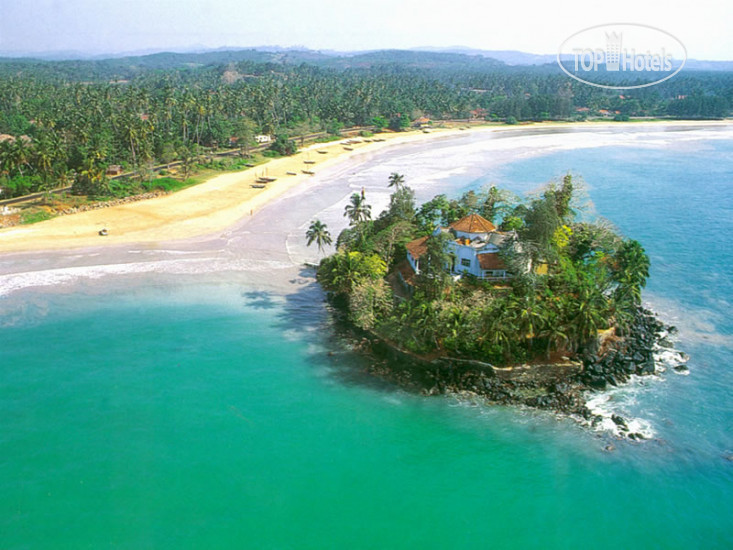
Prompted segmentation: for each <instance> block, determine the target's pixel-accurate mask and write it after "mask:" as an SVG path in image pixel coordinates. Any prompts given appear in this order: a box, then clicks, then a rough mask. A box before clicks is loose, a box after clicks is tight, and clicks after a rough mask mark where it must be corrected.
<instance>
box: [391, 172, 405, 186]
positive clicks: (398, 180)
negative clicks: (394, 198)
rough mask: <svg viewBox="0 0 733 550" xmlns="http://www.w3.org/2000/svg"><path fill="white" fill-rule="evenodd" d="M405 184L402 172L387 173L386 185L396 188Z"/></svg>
mask: <svg viewBox="0 0 733 550" xmlns="http://www.w3.org/2000/svg"><path fill="white" fill-rule="evenodd" d="M404 184H405V176H403V175H402V174H398V173H397V172H392V173H391V174H390V175H389V185H388V187H396V188H397V189H398V190H399V189H400V188H401V187H402V186H403V185H404Z"/></svg>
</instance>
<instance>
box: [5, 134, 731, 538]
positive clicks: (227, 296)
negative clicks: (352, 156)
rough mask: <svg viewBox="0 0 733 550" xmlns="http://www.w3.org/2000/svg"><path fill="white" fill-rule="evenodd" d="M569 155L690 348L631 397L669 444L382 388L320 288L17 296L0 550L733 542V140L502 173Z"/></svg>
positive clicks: (623, 151)
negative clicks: (684, 362)
mask: <svg viewBox="0 0 733 550" xmlns="http://www.w3.org/2000/svg"><path fill="white" fill-rule="evenodd" d="M568 169H571V170H574V171H577V172H578V173H581V174H582V175H583V177H584V178H585V180H586V182H587V184H588V187H589V194H590V197H591V198H592V199H593V202H594V204H595V208H596V211H597V213H598V214H599V215H602V216H605V217H607V218H609V219H612V220H613V221H614V222H615V223H616V224H617V225H618V226H619V227H620V229H621V230H622V231H624V232H625V233H627V234H629V235H632V236H634V237H636V238H638V239H639V240H641V241H642V242H643V244H644V245H645V247H646V248H647V250H648V252H649V253H650V255H651V257H652V261H653V264H654V268H653V269H654V270H653V275H652V280H651V281H650V284H649V288H648V292H647V294H646V298H647V300H649V301H650V302H651V303H652V304H653V305H654V306H655V307H656V308H657V309H659V310H660V311H661V312H662V314H663V315H665V316H666V317H667V318H668V319H669V320H672V321H673V322H675V323H676V324H677V325H678V326H679V327H680V342H679V346H680V347H682V348H683V349H685V351H687V352H688V353H689V354H690V355H691V360H690V362H689V368H690V375H689V376H679V375H676V374H673V373H671V372H670V373H666V374H665V375H663V376H662V377H660V378H659V379H649V380H645V381H643V382H642V383H639V384H636V385H634V386H632V387H629V388H627V389H626V390H624V392H623V393H619V394H618V395H616V396H615V399H617V400H618V401H619V405H620V406H622V407H624V408H625V411H626V412H630V413H632V414H637V415H639V416H641V417H643V418H645V419H647V420H648V421H649V422H650V423H651V425H652V426H653V428H654V431H655V433H656V434H657V438H658V439H657V440H655V441H648V442H645V443H643V444H634V443H624V442H616V441H614V440H611V439H610V436H608V435H605V434H597V433H594V432H590V431H588V430H586V429H584V428H581V427H579V426H578V425H576V424H575V423H574V422H572V421H570V420H562V419H556V418H554V417H553V416H551V415H548V414H544V413H533V412H530V411H522V410H515V409H504V408H498V407H495V408H487V407H483V406H480V405H477V404H473V403H470V402H466V401H460V400H456V399H448V398H423V397H419V396H413V395H409V394H406V393H404V392H402V391H399V390H396V389H394V388H392V387H389V386H385V385H383V384H380V383H379V382H378V381H375V380H371V379H369V378H367V377H365V376H364V375H363V374H362V372H361V371H362V367H363V363H362V360H361V359H360V358H359V357H356V356H354V355H353V354H352V353H350V352H349V351H347V350H346V349H345V348H344V346H343V345H342V344H341V343H340V342H339V341H338V340H337V339H335V338H334V337H332V336H331V330H330V329H331V326H330V318H329V315H328V313H327V311H326V310H325V308H324V306H323V303H322V296H321V295H320V293H319V292H318V291H317V289H313V288H312V287H305V288H303V290H301V291H300V292H299V293H297V294H294V295H290V296H287V297H283V296H277V295H274V294H267V293H255V292H250V291H248V290H247V289H243V288H240V287H239V286H238V285H234V284H226V283H221V284H211V283H207V282H206V281H205V280H203V277H202V280H197V281H195V282H187V283H186V284H179V285H172V284H165V285H163V284H159V282H158V281H157V280H155V279H154V278H152V276H151V278H150V279H149V280H145V279H144V278H143V281H142V284H141V283H136V284H135V285H125V284H124V283H120V284H118V285H110V287H109V288H108V289H107V290H104V291H102V290H99V287H98V286H96V287H93V288H89V287H79V288H76V289H74V290H75V292H73V293H72V292H68V291H65V292H56V291H54V289H46V290H44V291H40V290H39V291H32V290H24V291H21V292H17V293H15V294H12V295H10V296H9V297H5V298H0V308H2V309H0V311H1V312H2V314H1V315H0V323H1V324H2V330H0V350H1V351H0V357H1V359H2V362H1V363H0V419H2V428H1V429H0V491H1V493H0V494H2V498H0V548H3V549H15V548H33V549H35V548H100V547H111V548H134V549H138V548H258V549H259V548H600V549H602V548H609V549H611V548H613V549H617V548H730V547H733V520H732V519H731V517H732V515H731V513H730V510H731V508H732V506H733V462H731V461H729V460H727V459H726V456H727V455H726V453H731V452H733V435H732V434H731V431H730V426H732V425H733V405H731V401H730V393H731V390H730V388H731V387H732V384H733V374H732V372H731V366H730V365H731V355H732V354H731V350H732V349H733V345H732V343H731V338H732V336H731V335H732V333H733V330H732V328H733V327H732V326H731V320H730V317H729V314H728V311H729V306H730V303H729V301H730V296H732V295H733V292H731V291H732V290H733V289H732V288H731V277H730V274H729V270H730V266H731V265H732V262H731V259H732V258H731V247H730V244H729V242H728V239H729V238H730V236H731V234H732V232H731V216H730V214H731V209H732V207H733V205H732V198H733V188H732V187H731V186H732V185H733V142H731V141H706V142H696V143H695V144H694V146H693V145H690V146H689V147H677V148H666V149H654V148H652V149H648V150H644V151H636V150H632V149H629V148H627V147H624V148H621V147H613V148H604V149H588V150H583V151H582V153H581V154H579V153H578V152H575V153H571V152H560V153H553V154H551V155H546V156H543V157H537V158H530V159H528V160H523V161H521V162H518V163H514V164H511V165H507V166H505V167H503V168H501V169H500V170H494V171H493V172H492V173H490V174H488V173H487V174H486V175H485V178H487V179H489V178H490V179H491V180H492V181H497V182H499V183H501V184H504V185H508V186H511V187H513V188H514V189H516V190H529V189H532V188H534V187H536V186H537V184H538V183H541V182H543V181H545V180H547V179H548V175H549V176H561V175H562V174H564V173H565V172H566V171H567V170H568ZM474 183H481V182H474ZM609 442H613V444H614V445H615V447H616V450H615V451H614V452H610V453H609V452H604V450H603V449H604V447H605V446H606V445H607V444H609Z"/></svg>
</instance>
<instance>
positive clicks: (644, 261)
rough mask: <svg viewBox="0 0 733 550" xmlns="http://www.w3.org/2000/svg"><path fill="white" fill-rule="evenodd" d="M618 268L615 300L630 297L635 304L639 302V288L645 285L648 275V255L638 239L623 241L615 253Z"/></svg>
mask: <svg viewBox="0 0 733 550" xmlns="http://www.w3.org/2000/svg"><path fill="white" fill-rule="evenodd" d="M616 260H617V263H618V270H617V273H616V279H617V281H618V284H619V287H618V289H617V291H616V298H617V300H619V301H621V300H623V298H626V297H628V298H630V299H631V300H632V301H633V302H634V303H635V304H640V303H641V289H642V288H643V287H644V286H646V279H647V277H649V256H647V255H646V252H645V251H644V248H643V247H642V246H641V244H639V241H635V240H633V239H630V240H628V241H624V243H623V244H622V245H621V248H620V249H619V251H618V252H617V253H616Z"/></svg>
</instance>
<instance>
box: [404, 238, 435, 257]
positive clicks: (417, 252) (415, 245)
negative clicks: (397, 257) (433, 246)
mask: <svg viewBox="0 0 733 550" xmlns="http://www.w3.org/2000/svg"><path fill="white" fill-rule="evenodd" d="M429 238H430V237H420V238H419V239H415V240H414V241H410V242H409V243H407V244H406V245H405V248H406V249H407V251H408V252H409V253H410V255H411V256H412V257H413V258H415V259H416V260H417V259H418V258H419V257H420V256H422V255H423V254H425V253H426V252H427V251H428V239H429Z"/></svg>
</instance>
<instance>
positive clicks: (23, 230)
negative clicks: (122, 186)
mask: <svg viewBox="0 0 733 550" xmlns="http://www.w3.org/2000/svg"><path fill="white" fill-rule="evenodd" d="M628 124H629V125H630V126H633V127H635V128H638V127H640V126H642V125H666V126H674V127H679V126H699V125H701V123H700V122H697V121H681V122H676V121H675V122H669V121H654V122H633V123H628ZM704 124H706V125H715V124H726V122H708V123H704ZM728 124H729V123H728ZM604 126H609V127H613V128H616V129H618V128H619V127H620V126H621V124H619V123H613V122H608V123H606V122H603V123H600V122H585V123H536V124H528V125H517V126H496V125H493V126H473V127H471V128H469V129H466V130H459V129H434V130H431V131H430V132H429V133H423V132H421V131H413V132H407V133H385V134H380V135H378V136H375V137H380V138H384V140H385V141H381V142H374V141H372V142H369V143H365V142H363V141H362V142H361V143H357V144H353V145H349V147H350V148H351V149H353V150H351V151H349V150H346V149H345V148H344V145H343V143H342V142H344V141H346V138H345V139H344V140H340V141H338V142H332V143H328V144H314V145H311V146H309V147H307V148H305V149H303V150H302V151H300V152H298V153H297V154H296V155H293V156H291V157H285V158H279V159H273V160H271V161H269V162H268V163H266V164H263V165H260V166H257V167H255V168H251V169H248V170H244V171H241V172H233V173H226V174H223V175H220V176H215V177H213V178H211V179H210V180H208V181H206V182H204V183H202V184H199V185H196V186H194V187H190V188H188V189H185V190H183V191H179V192H177V193H174V194H171V195H165V196H163V197H159V198H155V199H150V200H145V201H140V202H134V203H130V204H125V205H120V206H114V207H109V208H102V209H97V210H92V211H88V212H83V213H78V214H73V215H68V216H60V217H58V218H54V219H52V220H48V221H45V222H41V223H37V224H33V225H28V226H16V227H11V228H7V229H3V230H0V252H25V251H38V250H52V249H75V248H88V247H106V246H111V245H120V244H124V243H159V242H170V241H176V240H182V239H188V238H192V237H199V236H203V235H210V234H214V233H217V232H220V231H222V230H224V229H226V228H227V227H231V226H232V225H234V224H235V223H237V222H238V221H240V220H242V219H244V218H246V217H248V216H251V215H253V214H254V213H255V212H257V211H258V210H259V209H260V208H262V207H263V206H264V205H265V204H267V203H269V202H271V201H272V200H273V199H275V198H276V197H278V196H280V195H282V194H283V193H284V192H285V191H287V190H289V189H292V188H293V187H295V186H299V185H308V181H309V179H310V178H311V176H309V175H306V174H303V173H302V170H312V171H314V172H319V171H320V170H323V169H325V168H328V167H332V166H334V165H336V164H337V163H342V162H345V161H346V160H348V159H349V158H351V157H353V156H357V155H360V154H363V153H365V152H376V151H378V150H380V149H383V148H385V147H389V146H393V145H395V144H400V143H402V144H404V143H410V142H417V141H424V140H430V139H436V138H438V137H441V136H443V137H445V136H450V135H455V134H465V133H468V132H471V133H475V132H522V131H523V130H527V129H529V130H539V129H543V128H548V127H553V128H554V127H557V128H583V129H596V128H597V129H602V128H603V127H604ZM317 151H327V154H319V153H318V152H317ZM306 160H309V161H314V162H315V163H314V164H306V163H304V161H306ZM265 170H266V172H267V175H268V176H270V177H274V178H277V180H276V181H275V182H272V183H269V184H268V185H267V186H266V188H264V189H257V188H253V187H251V185H252V184H253V183H254V182H255V177H256V175H262V174H263V172H264V171H265ZM287 172H295V173H296V174H297V175H295V176H293V175H288V174H287ZM101 229H107V231H108V235H107V236H104V237H102V236H100V235H99V231H100V230H101Z"/></svg>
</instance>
